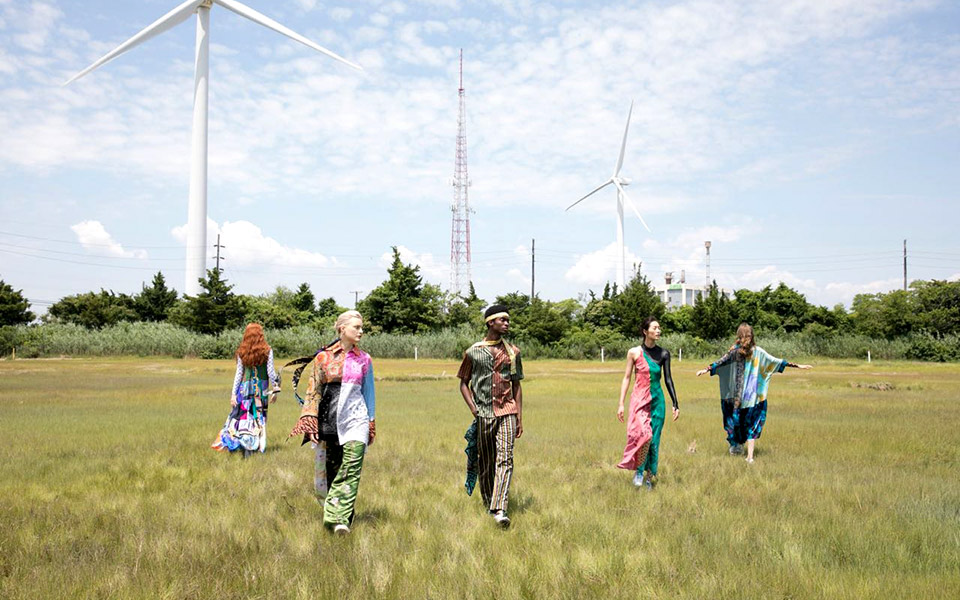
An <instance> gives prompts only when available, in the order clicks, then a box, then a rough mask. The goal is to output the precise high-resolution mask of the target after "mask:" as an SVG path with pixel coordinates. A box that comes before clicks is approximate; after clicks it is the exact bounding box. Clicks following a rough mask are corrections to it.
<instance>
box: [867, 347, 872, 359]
mask: <svg viewBox="0 0 960 600" xmlns="http://www.w3.org/2000/svg"><path fill="white" fill-rule="evenodd" d="M867 362H872V361H871V360H870V351H869V350H867Z"/></svg>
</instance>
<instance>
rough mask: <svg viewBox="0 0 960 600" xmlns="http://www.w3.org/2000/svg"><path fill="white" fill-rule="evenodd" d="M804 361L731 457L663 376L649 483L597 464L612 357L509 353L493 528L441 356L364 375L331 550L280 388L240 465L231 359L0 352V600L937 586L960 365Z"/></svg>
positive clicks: (944, 559)
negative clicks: (655, 470)
mask: <svg viewBox="0 0 960 600" xmlns="http://www.w3.org/2000/svg"><path fill="white" fill-rule="evenodd" d="M813 362H816V363H817V368H816V369H815V370H813V371H809V372H802V373H801V372H798V371H795V370H788V372H787V373H786V374H784V375H777V376H776V377H775V379H774V381H773V383H772V385H771V393H770V411H769V417H768V421H767V426H766V429H765V430H764V434H763V437H762V439H761V440H760V441H759V443H758V451H757V462H756V463H755V464H753V465H747V464H746V463H745V462H744V461H743V459H742V458H736V457H731V456H729V455H727V454H726V443H725V441H724V439H723V431H722V428H721V424H720V408H719V400H718V399H717V391H716V380H715V379H714V380H711V379H709V378H706V377H702V378H700V379H697V378H695V377H694V376H693V371H694V370H695V369H696V367H697V366H698V365H696V364H694V363H692V362H684V363H680V364H678V365H675V366H674V372H675V381H676V387H677V390H678V393H679V394H680V403H681V413H682V414H681V417H680V420H679V421H677V422H675V423H674V422H668V423H667V425H666V427H665V429H664V433H663V443H662V446H661V458H660V484H659V486H658V487H657V489H656V490H655V491H654V492H652V493H646V492H640V491H637V490H635V489H634V488H633V487H632V486H631V485H630V474H629V473H627V472H624V471H621V470H618V469H616V468H615V467H614V464H615V463H616V462H617V460H618V459H619V456H620V453H621V451H622V449H623V444H624V426H623V425H622V424H620V423H618V422H617V420H616V416H615V411H616V392H617V390H618V389H619V381H620V377H621V366H620V363H619V362H616V363H610V362H608V363H606V364H600V363H598V362H564V361H529V362H527V363H526V364H525V368H526V374H527V379H526V380H525V382H524V398H525V402H524V404H525V408H526V410H525V413H524V417H525V418H524V426H525V430H526V432H525V434H524V436H523V438H521V439H520V440H519V441H518V443H517V449H516V471H515V476H514V480H513V486H512V490H511V492H512V493H511V511H510V515H511V517H512V519H513V526H512V528H511V529H509V530H507V531H501V530H498V529H496V528H495V526H494V524H493V522H492V519H490V518H489V517H488V516H486V515H485V511H484V510H483V508H482V507H481V506H480V500H479V498H478V497H476V496H475V497H467V496H466V495H465V493H464V491H463V474H464V473H463V469H464V464H465V459H464V454H463V438H462V435H463V431H464V429H465V428H466V427H467V425H468V424H469V412H468V411H467V409H466V408H465V407H464V406H463V403H462V400H461V399H460V397H459V394H458V392H457V386H456V381H455V380H454V379H453V377H452V375H453V373H455V371H456V367H457V365H456V363H455V362H451V361H419V362H413V361H399V360H380V361H376V368H377V376H378V378H380V381H379V382H378V384H377V424H378V427H377V429H378V433H379V436H378V438H377V442H376V444H375V445H374V446H373V447H372V448H371V449H370V451H369V453H368V454H367V458H366V462H365V465H364V473H363V479H362V482H361V486H360V494H359V500H358V506H357V511H358V512H357V518H356V521H355V526H354V531H353V533H352V534H351V535H350V536H349V537H347V538H334V537H332V536H331V535H329V534H328V533H327V532H326V531H325V530H324V529H323V527H322V525H321V510H320V506H319V505H318V503H317V502H316V500H315V499H314V498H313V495H312V473H313V465H312V453H311V452H310V451H309V450H308V449H307V448H301V447H300V446H299V442H298V441H294V440H291V441H289V442H288V441H287V437H286V434H287V432H288V431H289V429H290V427H291V426H292V425H293V423H294V421H295V419H296V416H297V414H298V407H297V405H296V402H295V400H293V397H292V394H291V393H290V391H289V385H288V384H287V386H286V388H287V389H285V391H284V394H283V397H282V399H281V400H280V402H279V403H278V404H277V405H275V407H274V408H273V409H272V410H271V414H270V446H269V448H268V451H267V453H266V454H265V455H262V456H255V457H252V458H251V459H249V460H241V459H240V458H239V457H238V456H229V455H224V454H219V453H216V452H214V451H212V450H210V449H209V444H210V442H211V441H212V440H213V437H214V435H215V434H216V432H217V431H218V429H219V427H220V426H221V425H222V423H223V420H224V418H225V417H226V413H227V411H228V389H229V386H230V382H231V381H232V375H233V366H232V364H230V363H229V362H228V361H201V360H176V359H77V360H70V359H67V360H18V361H0V381H2V382H3V384H2V386H0V409H2V420H0V423H2V425H0V432H2V436H0V597H2V598H7V599H14V598H31V599H34V598H222V599H230V598H313V599H316V598H372V597H377V598H481V597H485V598H597V599H600V598H603V599H605V598H637V597H642V598H671V599H673V598H850V599H854V598H856V599H860V598H890V597H902V596H908V597H911V598H956V597H960V475H958V470H960V366H958V365H941V364H920V363H904V362H894V363H880V362H874V363H872V364H867V363H864V362H854V361H847V362H841V361H837V362H831V363H829V364H826V363H823V362H818V361H815V360H814V361H813ZM878 383H889V384H892V385H893V387H894V389H891V390H885V391H884V390H879V389H873V388H871V387H869V386H871V385H874V386H875V384H878ZM875 387H883V386H875ZM693 447H695V452H691V451H690V450H691V449H692V448H693ZM477 494H479V492H477Z"/></svg>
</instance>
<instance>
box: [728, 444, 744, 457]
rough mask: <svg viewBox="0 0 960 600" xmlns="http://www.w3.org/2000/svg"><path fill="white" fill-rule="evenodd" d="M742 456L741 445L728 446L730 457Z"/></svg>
mask: <svg viewBox="0 0 960 600" xmlns="http://www.w3.org/2000/svg"><path fill="white" fill-rule="evenodd" d="M741 454H743V446H742V445H741V444H734V445H732V446H730V455H731V456H739V455H741Z"/></svg>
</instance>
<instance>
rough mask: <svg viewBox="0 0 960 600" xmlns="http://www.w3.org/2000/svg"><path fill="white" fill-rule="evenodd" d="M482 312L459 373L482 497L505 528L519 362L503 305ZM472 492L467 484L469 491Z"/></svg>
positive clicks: (518, 422)
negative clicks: (480, 334) (479, 335)
mask: <svg viewBox="0 0 960 600" xmlns="http://www.w3.org/2000/svg"><path fill="white" fill-rule="evenodd" d="M483 317H484V321H485V322H486V324H487V334H486V336H484V338H483V340H482V341H480V342H477V343H476V344H474V345H473V346H471V347H470V348H468V349H467V351H466V352H464V353H463V362H461V363H460V370H459V371H458V372H457V378H458V379H460V394H461V395H462V396H463V401H464V402H465V403H466V404H467V408H469V409H470V412H471V413H473V417H474V425H475V426H471V430H472V431H473V432H474V433H473V437H474V439H475V441H476V459H477V463H476V464H477V479H478V480H479V483H480V496H481V497H482V498H483V504H484V506H485V507H486V508H487V510H489V512H490V514H491V515H493V520H494V521H495V522H496V523H497V525H499V526H500V527H503V528H506V527H509V526H510V517H508V516H507V505H508V502H509V495H510V482H511V481H512V479H513V444H514V441H515V440H516V439H517V438H519V437H520V436H522V435H523V392H522V390H521V388H520V380H521V379H523V363H521V362H520V349H519V348H517V347H516V346H514V345H513V344H510V343H509V342H507V341H505V340H504V339H503V336H504V335H506V334H507V332H508V331H509V330H510V315H509V314H508V313H507V307H506V306H504V305H502V304H494V305H493V306H491V307H490V308H488V309H487V310H486V311H485V312H484V314H483ZM470 435H471V434H470V432H469V431H468V436H470ZM468 440H469V437H468ZM468 456H469V451H468ZM471 491H472V487H470V486H468V493H469V492H471Z"/></svg>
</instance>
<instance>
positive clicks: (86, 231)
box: [70, 221, 147, 259]
mask: <svg viewBox="0 0 960 600" xmlns="http://www.w3.org/2000/svg"><path fill="white" fill-rule="evenodd" d="M70 229H71V230H72V231H73V233H74V234H75V235H76V236H77V241H78V242H80V244H81V245H82V246H83V247H84V249H86V250H90V251H92V252H96V253H100V254H102V253H107V254H108V255H110V256H116V257H121V258H140V259H145V258H147V253H146V251H145V250H126V249H124V247H123V246H122V245H120V243H118V242H117V241H115V240H114V239H113V236H111V235H110V234H109V233H108V232H107V230H106V228H105V227H104V226H103V224H102V223H100V221H81V222H79V223H77V224H76V225H72V226H71V227H70Z"/></svg>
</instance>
